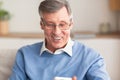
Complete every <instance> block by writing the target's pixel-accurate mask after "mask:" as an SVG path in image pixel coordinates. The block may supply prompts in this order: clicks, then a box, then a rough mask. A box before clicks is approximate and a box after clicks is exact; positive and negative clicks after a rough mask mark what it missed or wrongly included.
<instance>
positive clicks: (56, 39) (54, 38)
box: [53, 36, 62, 41]
mask: <svg viewBox="0 0 120 80" xmlns="http://www.w3.org/2000/svg"><path fill="white" fill-rule="evenodd" d="M61 39H62V38H61V37H59V36H53V40H54V41H60V40H61Z"/></svg>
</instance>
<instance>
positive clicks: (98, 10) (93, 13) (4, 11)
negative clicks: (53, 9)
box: [0, 0, 120, 80]
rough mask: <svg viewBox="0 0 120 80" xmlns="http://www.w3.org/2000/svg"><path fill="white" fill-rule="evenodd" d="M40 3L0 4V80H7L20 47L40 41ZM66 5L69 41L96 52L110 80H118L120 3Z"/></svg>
mask: <svg viewBox="0 0 120 80" xmlns="http://www.w3.org/2000/svg"><path fill="white" fill-rule="evenodd" d="M41 1H42V0H0V80H7V77H8V76H9V75H10V73H11V66H12V64H13V61H14V58H15V54H16V51H17V50H18V49H19V48H20V47H22V46H24V45H28V44H33V43H35V42H39V41H42V40H43V39H44V35H43V33H42V30H41V29H40V17H39V14H38V6H39V3H40V2H41ZM68 1H69V2H70V5H71V8H72V11H73V19H74V27H73V29H72V34H71V37H72V39H76V40H78V41H80V42H81V43H84V44H86V45H87V46H90V47H92V48H94V49H95V50H97V51H98V52H99V53H100V54H101V55H102V56H103V57H104V58H105V62H106V64H107V70H108V72H109V74H110V76H111V80H120V76H119V75H120V69H119V68H120V0H68ZM6 54H7V56H6ZM8 54H9V55H8ZM11 58H12V59H11Z"/></svg>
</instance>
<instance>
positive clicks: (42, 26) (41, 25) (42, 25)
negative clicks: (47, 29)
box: [40, 21, 44, 30]
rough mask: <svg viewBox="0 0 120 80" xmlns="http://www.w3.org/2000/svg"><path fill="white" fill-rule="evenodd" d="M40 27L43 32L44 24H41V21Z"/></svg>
mask: <svg viewBox="0 0 120 80" xmlns="http://www.w3.org/2000/svg"><path fill="white" fill-rule="evenodd" d="M40 27H41V29H42V30H44V24H43V23H42V21H40Z"/></svg>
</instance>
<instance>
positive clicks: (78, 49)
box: [73, 41, 102, 60]
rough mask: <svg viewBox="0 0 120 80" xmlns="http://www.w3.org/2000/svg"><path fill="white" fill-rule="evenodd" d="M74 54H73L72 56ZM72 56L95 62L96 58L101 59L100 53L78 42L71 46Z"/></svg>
mask: <svg viewBox="0 0 120 80" xmlns="http://www.w3.org/2000/svg"><path fill="white" fill-rule="evenodd" d="M74 53H75V54H74ZM73 54H74V55H76V54H77V55H79V56H81V58H82V59H83V58H84V59H86V60H87V59H88V60H92V59H93V60H95V59H97V58H102V56H101V55H100V53H99V52H98V51H96V50H95V49H93V48H91V47H89V46H87V45H85V44H83V43H81V42H79V41H74V45H73Z"/></svg>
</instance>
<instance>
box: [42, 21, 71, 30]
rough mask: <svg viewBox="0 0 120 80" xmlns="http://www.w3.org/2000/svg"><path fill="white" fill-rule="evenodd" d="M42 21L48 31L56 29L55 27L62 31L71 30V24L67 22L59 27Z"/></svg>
mask: <svg viewBox="0 0 120 80" xmlns="http://www.w3.org/2000/svg"><path fill="white" fill-rule="evenodd" d="M41 20H42V23H43V25H44V26H45V27H46V29H51V30H53V29H55V27H57V26H58V27H59V29H60V30H68V29H69V28H70V25H71V23H69V24H68V23H67V22H63V23H60V24H58V25H56V24H54V23H47V22H46V21H45V20H43V19H41Z"/></svg>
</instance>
